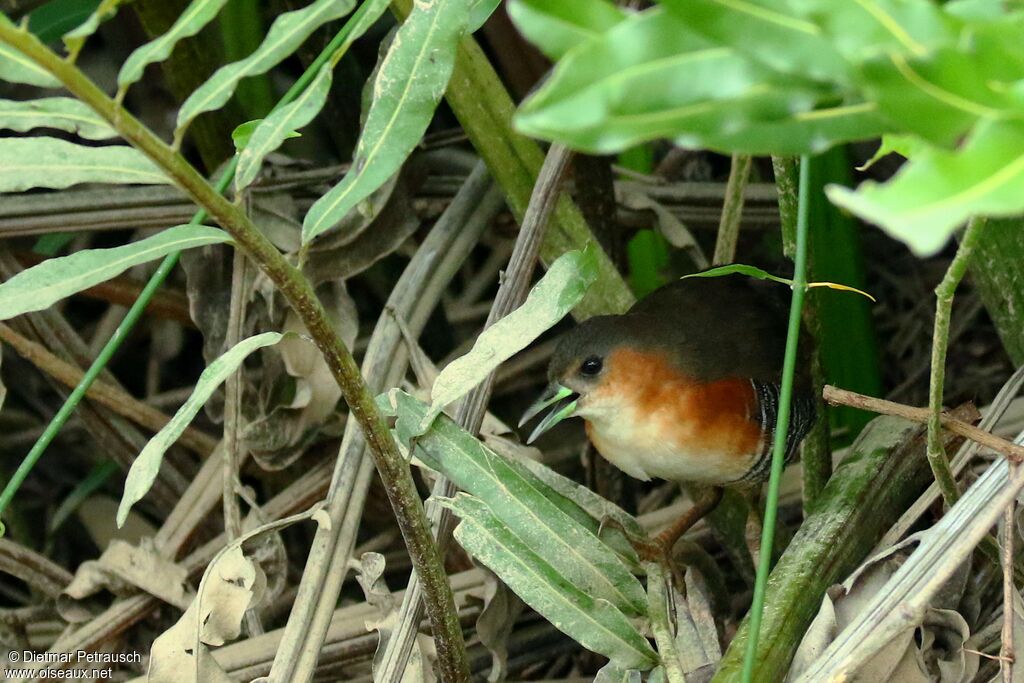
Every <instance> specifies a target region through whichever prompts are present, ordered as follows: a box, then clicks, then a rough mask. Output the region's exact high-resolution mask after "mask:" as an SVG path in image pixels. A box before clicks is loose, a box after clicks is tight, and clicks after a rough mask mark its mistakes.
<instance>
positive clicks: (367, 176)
mask: <svg viewBox="0 0 1024 683" xmlns="http://www.w3.org/2000/svg"><path fill="white" fill-rule="evenodd" d="M472 6H473V2H472V0H434V2H431V3H425V2H417V3H414V5H413V10H412V12H411V13H410V14H409V16H408V18H407V19H406V20H405V23H403V24H402V27H401V28H400V29H399V30H398V33H397V34H396V35H395V39H394V41H393V42H392V44H391V48H390V49H389V50H388V53H387V55H386V56H385V57H384V59H383V61H382V62H381V65H380V69H379V70H378V72H377V78H376V80H375V81H374V84H373V102H372V104H371V105H370V110H369V112H368V113H367V116H366V124H365V125H364V126H363V131H362V134H361V135H360V136H359V143H358V144H357V146H356V153H355V158H354V160H353V164H352V168H351V170H349V172H348V173H347V174H345V177H344V178H343V179H342V181H341V182H340V183H338V184H337V185H335V186H334V187H333V188H331V190H330V191H329V192H328V193H327V194H325V195H324V196H323V197H321V198H320V199H319V200H317V202H316V203H315V204H313V206H312V207H311V208H310V210H309V212H308V213H307V214H306V218H305V221H304V222H303V225H302V241H303V243H307V244H308V243H309V242H310V241H311V240H313V238H315V237H316V236H317V235H320V234H321V233H323V232H325V231H327V230H329V229H330V228H331V227H333V226H334V225H335V224H336V223H338V221H340V220H341V219H342V218H343V217H344V216H345V215H346V214H347V213H348V212H349V211H351V210H352V209H353V208H354V207H355V206H356V205H357V204H358V203H359V202H361V201H362V200H363V199H365V198H366V197H368V196H370V194H371V193H372V192H373V191H374V190H376V189H377V188H378V187H380V186H381V185H383V184H384V182H385V181H387V179H388V178H390V177H391V176H392V175H394V174H395V172H396V171H398V169H399V167H400V166H401V165H402V163H404V162H405V159H406V158H407V157H408V156H409V154H410V153H411V152H412V150H413V149H415V147H416V145H417V144H418V143H419V140H420V138H421V137H422V135H423V132H424V131H425V130H426V129H427V125H428V124H429V123H430V119H431V118H432V117H433V115H434V110H435V109H436V108H437V104H438V102H439V101H440V100H441V96H442V95H444V90H445V88H446V87H447V86H448V79H449V78H450V77H451V74H452V68H453V67H454V64H455V50H456V47H457V46H458V42H459V40H460V39H461V38H462V36H463V34H464V33H465V31H466V25H467V22H468V21H469V17H470V9H471V8H472Z"/></svg>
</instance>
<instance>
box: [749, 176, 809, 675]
mask: <svg viewBox="0 0 1024 683" xmlns="http://www.w3.org/2000/svg"><path fill="white" fill-rule="evenodd" d="M809 171H810V163H809V159H808V157H807V156H803V157H801V158H800V191H799V206H798V210H797V224H796V253H795V258H794V270H793V299H792V302H791V304H790V307H789V332H788V335H787V337H786V357H785V362H784V363H783V366H782V389H781V391H780V394H779V415H778V421H777V422H776V425H775V443H774V444H773V450H772V470H771V476H770V478H769V479H768V495H767V498H766V501H765V510H764V527H763V528H762V530H761V552H760V557H759V558H758V567H757V579H756V580H755V582H754V601H753V604H752V605H751V606H750V616H749V620H750V621H749V623H750V631H749V632H750V638H749V640H747V649H746V652H745V653H744V657H743V682H744V683H751V682H752V681H753V680H754V660H755V658H756V655H757V639H758V635H759V631H760V628H761V618H762V616H763V615H764V597H765V590H766V588H767V586H768V574H769V572H770V571H771V568H772V543H773V542H774V540H775V517H776V513H777V511H778V507H779V483H780V482H781V480H782V469H783V467H785V464H786V463H785V453H786V437H787V436H788V435H789V408H790V403H791V399H792V397H793V375H794V374H795V371H796V347H797V341H798V340H799V338H800V317H801V314H802V312H803V305H804V293H805V291H806V289H807V207H808V187H809V182H808V180H809Z"/></svg>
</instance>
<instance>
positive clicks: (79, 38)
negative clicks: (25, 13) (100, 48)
mask: <svg viewBox="0 0 1024 683" xmlns="http://www.w3.org/2000/svg"><path fill="white" fill-rule="evenodd" d="M131 1H132V0H101V2H100V4H99V5H98V6H97V7H96V9H95V10H93V12H92V14H90V15H89V18H88V19H86V20H85V21H84V22H82V23H81V24H79V25H78V26H77V27H76V28H74V29H72V30H70V31H68V32H67V33H65V34H64V36H63V41H64V47H66V48H67V51H68V54H69V55H71V57H72V58H74V57H75V56H77V55H78V53H79V52H80V51H81V49H82V46H83V45H85V41H86V40H87V39H88V38H89V37H90V36H91V35H92V34H94V33H96V30H97V29H99V27H100V24H101V23H103V22H104V21H106V20H107V19H110V18H111V17H113V16H114V15H115V14H116V13H117V8H118V7H119V6H120V5H122V4H124V3H125V2H131Z"/></svg>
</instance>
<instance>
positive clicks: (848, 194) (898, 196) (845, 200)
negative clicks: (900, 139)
mask: <svg viewBox="0 0 1024 683" xmlns="http://www.w3.org/2000/svg"><path fill="white" fill-rule="evenodd" d="M827 192H828V197H829V199H831V200H832V201H833V202H834V203H836V204H838V205H839V206H842V207H844V208H846V209H849V210H850V211H852V212H854V213H855V214H857V215H858V216H861V217H862V218H864V219H865V220H869V221H871V222H873V223H875V224H877V225H879V226H880V227H882V228H884V229H885V230H886V231H887V232H889V233H890V234H891V235H893V236H894V237H896V238H897V239H900V240H902V241H903V242H906V243H907V245H908V246H910V248H911V249H913V250H914V252H915V253H917V254H919V255H921V256H927V255H930V254H933V253H935V252H936V251H938V250H939V249H940V248H941V247H942V246H943V245H944V244H945V243H946V241H947V240H948V239H949V237H950V236H951V235H952V234H953V231H954V230H956V228H957V227H959V226H960V225H961V224H962V223H964V222H965V221H966V220H967V219H968V218H970V217H971V216H975V215H981V216H984V215H988V216H1005V215H1013V214H1018V213H1021V212H1022V211H1024V122H1009V121H1002V122H990V123H982V124H979V126H978V127H977V128H976V130H975V132H974V133H972V134H971V137H970V138H968V140H967V141H966V142H965V143H964V146H963V148H962V149H960V150H957V151H954V152H950V151H946V150H944V149H940V148H936V147H929V148H924V149H921V150H920V151H918V152H917V153H916V154H915V155H914V158H913V159H912V160H910V161H909V162H907V163H906V164H904V166H903V168H902V169H901V170H900V172H899V173H897V174H896V176H895V177H894V178H892V180H890V181H889V182H887V183H886V184H884V185H879V184H878V183H874V182H870V181H869V182H865V183H862V184H861V186H860V187H859V188H858V189H857V190H856V191H853V190H849V189H847V188H844V187H839V186H835V185H833V186H830V187H829V188H827Z"/></svg>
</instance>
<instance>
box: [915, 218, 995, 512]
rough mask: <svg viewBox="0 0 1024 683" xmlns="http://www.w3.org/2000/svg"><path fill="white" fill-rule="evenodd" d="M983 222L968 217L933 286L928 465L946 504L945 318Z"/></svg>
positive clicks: (949, 481) (952, 484) (952, 494)
mask: <svg viewBox="0 0 1024 683" xmlns="http://www.w3.org/2000/svg"><path fill="white" fill-rule="evenodd" d="M985 225H986V219H985V218H972V219H971V221H970V222H969V223H968V224H967V230H966V231H965V232H964V237H963V240H961V242H960V246H959V248H958V249H957V250H956V256H954V257H953V262H952V263H950V264H949V268H947V269H946V274H945V275H944V276H943V278H942V282H940V283H939V286H938V287H936V288H935V327H934V329H933V331H932V361H931V366H932V368H931V379H930V381H929V385H928V409H929V410H930V411H931V416H930V417H929V419H928V465H929V466H930V467H931V468H932V474H933V475H934V476H935V481H936V483H937V484H938V485H939V490H940V491H942V497H943V498H944V499H945V501H946V504H947V505H949V506H951V507H952V505H953V503H955V502H956V501H957V500H958V499H959V498H960V490H959V489H958V488H957V485H956V478H955V477H954V476H953V472H952V471H951V470H950V468H949V458H948V457H946V451H945V449H944V448H943V447H942V394H943V386H944V384H945V380H946V349H947V348H948V346H949V320H950V314H951V311H952V309H953V295H954V294H955V293H956V288H957V286H958V285H959V284H960V280H962V279H963V277H964V273H966V272H967V266H968V264H969V263H970V260H971V254H972V253H973V252H974V247H975V245H976V244H977V243H978V241H979V240H980V238H981V235H982V233H983V232H984V229H985Z"/></svg>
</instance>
